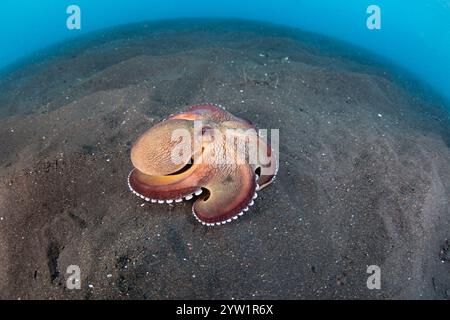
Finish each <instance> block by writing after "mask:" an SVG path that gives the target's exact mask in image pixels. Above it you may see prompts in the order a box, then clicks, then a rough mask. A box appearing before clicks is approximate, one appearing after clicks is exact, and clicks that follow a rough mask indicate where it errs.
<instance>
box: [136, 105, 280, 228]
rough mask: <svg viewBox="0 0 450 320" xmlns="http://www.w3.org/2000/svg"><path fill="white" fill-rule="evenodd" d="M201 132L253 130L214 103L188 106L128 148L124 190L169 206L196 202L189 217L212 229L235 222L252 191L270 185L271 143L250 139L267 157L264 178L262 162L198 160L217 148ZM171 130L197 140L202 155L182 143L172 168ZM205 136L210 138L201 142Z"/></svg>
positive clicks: (272, 174) (251, 199)
mask: <svg viewBox="0 0 450 320" xmlns="http://www.w3.org/2000/svg"><path fill="white" fill-rule="evenodd" d="M194 121H201V123H202V127H201V130H198V128H197V131H195V130H196V128H195V126H194V124H193V123H194ZM205 128H207V129H212V128H213V129H215V130H220V131H219V132H223V131H224V130H226V129H230V128H231V129H242V130H247V129H255V127H254V126H253V124H252V123H251V122H249V121H247V120H244V119H241V118H238V117H236V116H234V115H232V114H230V113H229V112H227V111H225V110H224V109H223V108H222V107H221V106H219V105H215V104H204V105H196V106H192V107H190V108H189V109H188V110H187V111H186V112H183V113H180V114H176V115H172V116H170V117H168V118H167V119H166V120H163V121H162V122H160V123H158V124H157V125H155V126H153V127H152V128H150V129H149V130H148V131H147V132H145V133H144V134H143V135H142V136H141V137H139V138H138V140H137V141H136V143H135V144H134V145H133V147H132V150H131V161H132V163H133V166H134V169H133V170H132V171H131V172H130V174H129V176H128V187H129V189H130V190H131V191H132V192H133V193H134V194H135V195H136V196H138V197H140V198H141V199H143V200H145V201H147V202H151V203H159V204H163V203H166V204H172V203H179V202H182V201H184V200H191V199H193V198H195V201H194V204H193V206H192V214H193V216H194V217H195V219H196V220H197V221H198V222H200V223H202V224H203V225H205V226H209V227H212V226H219V225H223V224H226V223H229V222H232V221H234V220H237V219H238V218H239V217H241V216H242V215H244V214H245V213H246V212H247V211H249V208H250V207H251V206H252V205H253V204H254V200H255V199H256V198H257V192H258V191H259V190H261V189H262V188H264V187H266V186H267V185H269V184H270V183H272V182H273V181H274V179H275V176H276V174H277V171H278V163H277V159H276V157H275V154H274V152H273V151H272V149H271V147H270V145H268V144H266V143H265V142H264V141H263V140H261V139H260V138H259V137H258V136H257V137H256V138H255V139H257V140H258V141H257V143H258V146H261V148H263V151H265V152H266V155H267V156H268V158H269V159H270V166H269V168H268V170H266V171H265V173H266V174H264V175H258V174H257V173H256V172H257V171H258V169H260V168H261V167H262V166H263V164H261V163H255V164H249V163H244V164H242V163H231V164H230V163H225V164H224V163H220V162H214V161H209V162H208V161H198V160H202V159H204V158H205V157H206V158H207V159H210V158H212V157H214V156H215V153H214V151H213V150H216V149H214V148H217V147H219V148H220V147H222V146H221V145H219V146H217V145H215V142H216V141H215V140H214V135H213V133H212V134H211V133H210V132H214V131H208V130H205ZM176 129H184V130H187V131H188V132H190V134H191V136H192V139H193V140H194V139H199V140H197V141H201V142H200V143H201V145H202V149H201V150H202V153H201V154H199V153H198V152H197V151H195V150H193V149H192V147H191V148H189V145H190V146H192V145H193V141H190V143H189V144H187V146H188V147H187V149H190V154H188V155H187V156H186V159H184V160H185V161H184V162H182V163H177V164H175V163H174V162H173V161H171V157H170V156H171V154H172V150H173V148H174V147H175V145H176V143H174V141H172V140H173V139H172V132H173V131H174V130H176ZM209 134H211V135H212V136H211V137H208V139H205V135H209ZM242 137H244V138H245V139H252V138H248V137H247V136H242ZM240 138H241V136H240V135H237V136H236V139H240ZM205 141H206V142H205ZM221 142H222V143H223V141H221ZM217 143H218V142H216V144H217ZM196 152H197V153H196ZM192 160H193V161H192ZM183 168H187V169H185V170H183ZM267 172H268V173H269V174H267ZM205 191H206V192H205Z"/></svg>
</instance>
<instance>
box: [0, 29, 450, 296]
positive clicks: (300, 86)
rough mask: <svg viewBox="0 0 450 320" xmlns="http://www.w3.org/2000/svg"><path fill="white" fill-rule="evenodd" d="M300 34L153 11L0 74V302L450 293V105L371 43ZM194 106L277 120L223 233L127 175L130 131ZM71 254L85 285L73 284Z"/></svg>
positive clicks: (263, 121)
mask: <svg viewBox="0 0 450 320" xmlns="http://www.w3.org/2000/svg"><path fill="white" fill-rule="evenodd" d="M294 33H295V32H294V31H292V30H287V29H280V28H276V27H273V26H268V25H260V24H256V23H249V22H239V21H197V22H194V21H178V22H176V21H172V22H164V23H148V24H142V25H138V26H133V27H125V28H122V29H114V30H109V31H105V32H103V33H98V34H96V35H93V36H90V37H85V38H82V39H79V40H74V41H73V42H71V43H65V44H62V45H61V46H59V47H57V48H53V51H52V52H53V53H48V52H47V53H45V58H39V57H38V58H36V59H35V60H33V59H31V60H30V61H28V62H27V63H26V64H23V65H22V66H20V67H18V68H16V69H14V70H12V71H10V72H9V73H7V74H6V75H5V76H4V77H3V78H2V79H1V80H0V92H1V94H0V151H1V152H0V256H1V257H2V261H1V262H0V298H9V299H18V298H21V299H30V298H41V299H54V298H64V299H109V298H114V299H129V298H132V299H167V298H169V299H173V298H182V299H184V298H189V299H207V298H211V299H216V298H221V299H244V298H245V299H266V298H271V299H279V298H286V299H316V298H320V299H324V298H332V299H348V298H376V299H389V298H437V299H448V298H450V253H449V252H448V251H449V244H448V242H446V239H447V238H450V229H449V226H450V206H449V197H450V125H449V123H450V122H449V115H448V113H446V112H444V111H443V109H442V104H440V103H438V102H430V101H431V100H427V99H425V98H424V97H423V96H422V94H421V93H420V92H414V91H412V90H407V89H406V87H405V86H404V85H403V84H400V83H399V82H398V81H397V80H395V79H394V77H393V76H392V75H391V74H390V73H389V72H388V71H387V70H385V69H383V68H382V67H380V66H378V65H376V64H374V63H369V62H368V60H367V59H366V57H365V53H364V52H355V51H352V52H353V53H354V57H353V56H352V58H350V56H349V55H348V54H345V53H344V52H345V50H341V49H342V46H343V45H342V44H337V43H336V44H335V43H334V42H333V41H331V40H329V39H323V38H320V37H317V38H316V37H315V36H313V35H309V34H302V33H298V37H293V36H292V35H293V34H294ZM334 46H336V47H339V48H341V49H339V50H336V51H335V52H331V51H330V50H329V48H333V47H334ZM344 47H345V46H344ZM324 48H326V49H324ZM352 50H353V49H352ZM59 51H61V52H59ZM355 57H356V58H355ZM369 60H370V59H369ZM204 102H213V103H218V104H222V105H223V106H225V107H226V109H227V110H228V111H230V112H232V113H233V114H235V115H237V116H240V117H243V118H247V119H250V120H252V121H253V122H254V123H256V124H257V125H258V127H260V128H267V129H271V128H276V129H280V170H279V173H278V177H277V180H276V181H275V183H274V184H273V185H271V186H270V187H268V188H266V189H264V190H263V191H261V192H260V193H259V197H258V199H257V200H256V201H255V206H254V207H252V209H251V210H250V211H249V213H248V214H247V215H245V216H244V217H243V218H242V219H239V220H238V221H237V222H234V223H231V224H227V225H225V226H223V227H217V228H206V227H204V226H202V225H200V224H199V223H198V222H197V221H195V219H194V218H193V217H192V215H191V207H192V203H190V202H185V203H182V204H176V205H155V204H148V203H145V204H144V202H143V201H142V200H141V199H139V198H137V197H136V196H134V195H133V194H132V193H130V192H129V190H128V189H127V184H126V178H127V175H128V173H129V171H130V170H131V168H132V166H131V163H130V160H129V152H130V148H131V145H132V143H133V142H134V141H135V140H136V138H137V137H138V136H139V135H140V134H141V133H143V132H144V131H145V130H146V129H148V128H149V127H151V126H152V125H153V124H155V123H157V122H158V121H160V120H162V119H164V118H165V117H167V116H168V115H169V114H171V113H176V112H179V111H183V110H184V109H185V108H186V107H187V106H189V105H192V104H198V103H204ZM69 265H78V266H79V267H80V269H81V290H69V289H67V287H66V279H67V277H68V275H67V274H66V269H67V267H68V266H69ZM369 265H378V266H379V267H380V268H381V289H380V290H368V288H367V286H366V281H367V278H368V276H369V274H367V273H366V271H367V266H369Z"/></svg>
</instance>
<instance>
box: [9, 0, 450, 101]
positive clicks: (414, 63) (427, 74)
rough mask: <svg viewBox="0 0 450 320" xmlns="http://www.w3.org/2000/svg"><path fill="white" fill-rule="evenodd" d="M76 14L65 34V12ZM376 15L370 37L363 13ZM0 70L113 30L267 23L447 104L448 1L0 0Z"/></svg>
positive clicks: (449, 89)
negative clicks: (202, 20) (334, 43)
mask: <svg viewBox="0 0 450 320" xmlns="http://www.w3.org/2000/svg"><path fill="white" fill-rule="evenodd" d="M73 4H75V5H78V6H79V7H80V8H81V23H82V25H81V26H82V27H81V30H68V29H67V27H66V19H67V17H68V15H67V14H66V8H67V7H68V6H69V5H73ZM371 4H375V5H378V6H379V7H380V9H381V29H380V30H369V29H368V28H367V27H366V19H367V17H368V16H369V14H367V12H366V9H367V7H368V6H369V5H371ZM0 8H1V13H0V15H1V18H0V39H1V50H0V68H2V67H5V66H7V65H8V64H11V63H13V62H14V61H17V60H18V59H20V58H23V57H25V56H27V55H29V54H31V53H33V52H34V51H36V50H38V49H42V48H44V47H46V46H49V45H51V44H54V43H56V42H58V41H62V40H66V39H70V38H72V37H76V36H79V35H80V34H84V33H87V32H91V31H94V30H99V29H102V28H106V27H111V26H115V25H120V24H127V23H132V22H140V21H145V20H159V19H167V18H180V17H227V18H244V19H252V20H261V21H267V22H273V23H278V24H283V25H288V26H293V27H298V28H301V29H303V30H307V31H312V32H316V33H319V34H324V35H327V36H330V37H334V38H337V39H340V40H345V41H347V42H350V43H353V44H355V45H358V46H361V47H363V48H366V49H368V50H370V51H372V52H373V53H375V54H378V55H380V56H382V57H385V58H388V59H390V60H392V61H393V62H394V63H396V64H398V65H400V66H401V67H403V68H405V69H407V70H408V71H410V72H411V73H413V74H414V75H416V76H417V77H418V78H420V79H421V80H423V81H424V82H426V83H427V84H429V85H430V86H431V87H432V88H434V89H435V90H436V91H437V92H439V93H440V94H441V95H442V96H445V97H447V98H450V76H449V75H450V0H411V1H404V0H370V1H368V0H346V1H338V0H334V1H333V0H323V1H313V0H278V1H270V0H246V1H242V0H215V1H211V0H149V1H144V0H95V1H92V0H57V1H55V0H39V1H38V0H3V1H2V2H1V5H0Z"/></svg>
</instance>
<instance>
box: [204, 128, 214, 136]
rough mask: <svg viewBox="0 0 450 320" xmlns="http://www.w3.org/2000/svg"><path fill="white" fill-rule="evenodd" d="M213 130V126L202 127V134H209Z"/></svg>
mask: <svg viewBox="0 0 450 320" xmlns="http://www.w3.org/2000/svg"><path fill="white" fill-rule="evenodd" d="M211 132H212V128H211V127H210V126H204V127H203V128H202V135H203V136H204V135H209V134H211Z"/></svg>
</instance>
